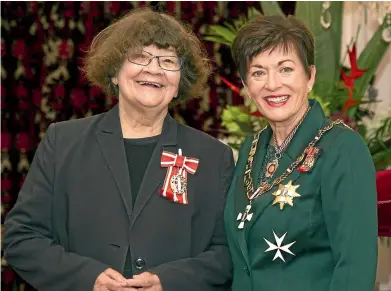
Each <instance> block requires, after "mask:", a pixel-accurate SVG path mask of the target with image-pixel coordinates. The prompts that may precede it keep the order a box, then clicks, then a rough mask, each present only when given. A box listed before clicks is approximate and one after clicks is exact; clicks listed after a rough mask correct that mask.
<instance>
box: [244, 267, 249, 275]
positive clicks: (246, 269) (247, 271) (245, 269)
mask: <svg viewBox="0 0 391 291" xmlns="http://www.w3.org/2000/svg"><path fill="white" fill-rule="evenodd" d="M244 271H245V272H246V274H247V276H250V270H249V269H248V268H247V267H244Z"/></svg>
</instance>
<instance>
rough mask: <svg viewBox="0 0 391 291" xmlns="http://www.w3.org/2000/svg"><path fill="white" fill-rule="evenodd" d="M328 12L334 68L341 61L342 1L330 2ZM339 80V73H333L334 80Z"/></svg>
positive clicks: (338, 65) (337, 66)
mask: <svg viewBox="0 0 391 291" xmlns="http://www.w3.org/2000/svg"><path fill="white" fill-rule="evenodd" d="M330 12H331V15H332V23H331V26H330V35H331V39H332V40H333V46H334V64H335V67H336V68H339V67H340V63H341V42H342V16H343V2H342V1H333V2H330ZM338 80H339V74H335V76H334V81H335V82H337V81H338Z"/></svg>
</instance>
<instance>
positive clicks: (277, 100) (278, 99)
mask: <svg viewBox="0 0 391 291" xmlns="http://www.w3.org/2000/svg"><path fill="white" fill-rule="evenodd" d="M289 98H290V95H273V96H266V97H264V100H265V101H266V103H267V104H268V105H270V106H273V107H279V106H283V105H284V104H285V103H286V102H287V101H288V99H289Z"/></svg>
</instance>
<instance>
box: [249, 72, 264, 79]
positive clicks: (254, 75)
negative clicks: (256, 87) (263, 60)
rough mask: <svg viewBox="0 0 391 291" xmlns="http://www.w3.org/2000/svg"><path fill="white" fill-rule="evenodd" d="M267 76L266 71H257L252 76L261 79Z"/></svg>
mask: <svg viewBox="0 0 391 291" xmlns="http://www.w3.org/2000/svg"><path fill="white" fill-rule="evenodd" d="M264 75H265V72H264V71H255V72H253V73H252V74H251V76H253V77H255V78H259V77H262V76H264Z"/></svg>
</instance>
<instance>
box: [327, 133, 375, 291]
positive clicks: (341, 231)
mask: <svg viewBox="0 0 391 291" xmlns="http://www.w3.org/2000/svg"><path fill="white" fill-rule="evenodd" d="M341 138H343V143H342V142H341V141H342V140H340V143H339V144H341V146H340V147H339V148H338V149H335V150H334V149H330V154H329V155H328V156H327V158H326V159H325V167H324V172H323V175H322V182H321V195H322V207H323V213H324V219H325V222H326V227H327V232H328V234H329V240H330V245H331V249H332V254H333V258H334V262H335V267H334V272H333V277H332V280H331V285H330V291H368V290H373V286H374V282H375V278H376V265H377V195H376V177H375V169H374V164H373V160H372V158H371V155H370V153H369V151H368V148H367V146H366V145H365V143H364V141H363V140H362V138H361V137H360V136H359V135H358V134H357V133H356V132H353V131H349V133H348V134H346V135H345V137H342V134H341ZM336 143H338V139H337V141H336ZM325 155H326V154H325Z"/></svg>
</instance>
